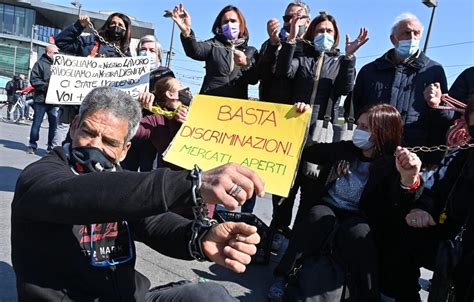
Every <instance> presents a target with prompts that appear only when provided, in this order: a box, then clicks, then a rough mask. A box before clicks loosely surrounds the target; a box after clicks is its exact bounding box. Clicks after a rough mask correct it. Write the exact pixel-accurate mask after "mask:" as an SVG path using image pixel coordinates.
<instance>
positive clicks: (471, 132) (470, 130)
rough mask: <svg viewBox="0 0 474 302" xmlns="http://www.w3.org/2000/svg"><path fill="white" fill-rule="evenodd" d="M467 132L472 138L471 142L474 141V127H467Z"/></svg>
mask: <svg viewBox="0 0 474 302" xmlns="http://www.w3.org/2000/svg"><path fill="white" fill-rule="evenodd" d="M467 132H468V133H469V136H470V137H471V142H472V141H474V125H472V126H469V127H467Z"/></svg>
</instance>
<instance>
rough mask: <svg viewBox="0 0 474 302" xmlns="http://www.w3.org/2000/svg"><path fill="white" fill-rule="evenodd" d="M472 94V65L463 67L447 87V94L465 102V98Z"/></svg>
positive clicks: (473, 85) (473, 82) (473, 86)
mask: <svg viewBox="0 0 474 302" xmlns="http://www.w3.org/2000/svg"><path fill="white" fill-rule="evenodd" d="M473 94H474V67H470V68H467V69H465V70H464V71H463V72H462V73H461V74H460V75H459V76H458V77H457V78H456V80H455V81H454V83H453V85H451V88H449V95H450V96H452V97H453V98H455V99H457V100H459V101H461V102H464V103H465V102H466V100H467V98H468V97H469V96H471V95H473Z"/></svg>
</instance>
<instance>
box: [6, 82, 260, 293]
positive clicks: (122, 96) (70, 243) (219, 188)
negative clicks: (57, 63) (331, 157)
mask: <svg viewBox="0 0 474 302" xmlns="http://www.w3.org/2000/svg"><path fill="white" fill-rule="evenodd" d="M140 119H141V108H140V105H139V103H138V102H136V101H134V100H133V99H132V97H131V96H130V95H129V94H127V93H126V92H123V91H120V90H118V89H116V88H112V87H99V88H95V89H93V90H92V91H91V92H89V93H88V94H87V95H86V97H85V98H84V100H83V102H82V104H81V106H80V109H79V114H78V116H77V117H76V118H75V119H74V120H73V122H72V125H71V138H72V143H71V144H66V145H64V146H62V147H55V148H54V149H53V151H51V152H50V153H48V154H47V155H46V156H44V157H43V158H41V159H40V160H38V161H36V162H34V163H32V164H30V165H29V166H28V167H26V168H25V169H24V170H23V172H22V173H21V174H20V177H19V179H18V182H17V185H16V188H15V195H14V197H13V201H12V206H11V209H12V211H11V244H12V246H11V248H12V249H11V250H12V255H11V256H12V263H13V269H14V270H15V273H16V282H17V291H18V300H19V301H183V302H184V301H202V302H204V301H206V302H207V301H219V302H220V301H235V299H234V298H232V297H230V295H229V294H228V292H227V291H226V290H225V288H223V287H222V286H220V285H217V284H214V283H198V284H194V283H186V284H184V285H180V286H174V287H171V288H170V287H168V288H166V290H160V289H159V288H157V289H152V290H149V288H150V281H149V280H148V279H147V278H146V277H145V276H143V275H142V274H140V273H139V272H137V271H136V270H135V262H136V248H135V243H134V242H135V240H136V241H140V242H143V243H145V244H146V245H148V246H149V247H151V248H152V249H154V250H156V251H158V252H161V253H163V254H165V255H168V256H171V257H174V258H178V259H184V260H193V259H195V260H201V261H203V260H210V261H214V262H216V263H218V264H220V265H223V266H225V267H228V268H230V269H232V270H233V271H235V272H243V271H245V267H246V265H247V264H249V263H250V259H251V258H250V257H251V255H252V254H254V253H255V252H256V247H255V244H257V243H258V242H259V240H260V238H259V236H258V234H257V229H256V228H255V227H253V226H249V225H247V224H245V223H234V222H227V223H222V224H213V223H211V222H210V221H208V220H206V219H205V218H204V217H203V215H204V214H202V215H196V216H198V217H196V219H195V220H194V221H191V220H188V219H185V218H183V217H181V216H178V215H176V214H174V213H169V212H168V210H171V209H174V208H176V207H183V206H187V207H195V209H196V211H199V212H200V213H204V212H205V211H204V207H205V205H206V204H207V203H221V204H223V205H224V206H225V207H227V208H228V209H230V210H235V209H236V208H237V207H238V206H239V205H241V204H242V203H244V202H245V200H247V198H248V197H247V196H251V195H252V194H254V191H255V192H256V193H257V194H258V195H259V196H263V194H264V191H263V181H262V180H261V179H260V178H259V177H258V176H257V174H256V173H255V172H253V171H251V170H249V169H247V168H245V167H242V166H240V165H237V164H227V165H225V166H221V167H218V168H215V169H211V170H208V171H205V172H202V171H201V170H200V169H198V168H195V169H193V170H192V171H191V172H190V171H171V170H169V169H157V170H155V171H153V172H149V173H136V172H129V171H121V168H120V165H119V164H118V163H119V162H120V160H122V159H123V158H124V157H125V155H126V154H127V151H128V149H129V148H130V140H131V138H132V137H133V136H134V134H135V131H136V129H137V128H138V124H139V122H140ZM237 183H238V184H240V185H237ZM236 186H237V187H239V188H240V189H241V190H240V191H239V193H238V194H234V193H233V190H234V188H235V187H236ZM33 251H34V252H33Z"/></svg>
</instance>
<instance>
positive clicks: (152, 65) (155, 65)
mask: <svg viewBox="0 0 474 302" xmlns="http://www.w3.org/2000/svg"><path fill="white" fill-rule="evenodd" d="M138 56H139V57H146V56H148V57H149V58H150V69H151V70H153V69H156V68H158V67H160V65H161V64H160V62H159V61H158V60H157V59H156V53H154V52H151V51H147V50H140V51H139V52H138Z"/></svg>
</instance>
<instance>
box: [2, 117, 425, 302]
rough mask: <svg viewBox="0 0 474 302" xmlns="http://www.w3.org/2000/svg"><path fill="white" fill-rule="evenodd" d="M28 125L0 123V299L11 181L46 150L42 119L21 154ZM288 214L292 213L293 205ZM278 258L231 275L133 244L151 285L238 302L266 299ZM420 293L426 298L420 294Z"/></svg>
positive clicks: (267, 212) (10, 283) (6, 283)
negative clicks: (204, 283) (210, 290)
mask: <svg viewBox="0 0 474 302" xmlns="http://www.w3.org/2000/svg"><path fill="white" fill-rule="evenodd" d="M30 127H31V123H25V124H8V123H4V122H1V121H0V302H7V301H8V302H10V301H16V300H17V297H16V289H15V273H14V271H13V268H12V266H11V255H10V253H11V247H10V204H11V201H12V199H13V193H14V190H15V183H16V180H17V178H18V176H19V174H20V173H21V171H22V169H23V168H24V167H26V166H27V165H28V164H30V163H32V162H34V161H36V160H38V159H40V158H41V156H43V155H45V154H46V150H45V149H46V141H47V129H46V128H47V121H44V123H43V125H42V128H41V131H40V140H39V142H38V152H37V154H27V153H26V152H25V149H26V147H27V143H28V136H29V131H30ZM297 204H298V203H296V205H295V207H297ZM271 212H272V206H271V199H270V197H269V195H267V196H266V197H265V198H259V199H257V203H256V207H255V210H254V213H255V214H256V215H257V216H258V217H259V218H260V219H262V220H263V221H264V222H265V223H267V224H269V223H270V220H271ZM293 212H294V213H296V209H294V211H293ZM277 262H278V255H272V257H271V259H270V264H269V265H257V264H255V265H249V266H248V267H247V270H246V272H245V273H243V274H236V273H233V272H231V271H229V270H227V269H225V268H222V267H220V266H218V265H216V264H211V263H208V262H196V261H182V260H176V259H173V258H169V257H166V256H163V255H160V254H158V253H157V252H155V251H153V250H151V249H150V248H148V247H147V246H144V245H143V244H140V243H138V244H137V265H136V267H137V270H138V271H140V272H141V273H142V274H144V275H145V276H147V277H148V278H149V279H150V280H151V282H152V285H153V286H157V285H160V284H165V283H169V282H174V281H179V280H183V279H187V280H190V279H193V280H198V279H199V278H205V279H208V280H210V281H213V282H218V283H220V284H222V285H224V286H225V287H226V288H227V289H228V291H229V292H230V293H231V294H232V295H233V296H234V297H236V298H238V299H239V300H240V301H267V298H266V293H267V289H268V288H269V286H270V283H271V280H272V271H273V268H274V266H275V265H276V263H277ZM423 275H424V277H425V278H426V277H427V276H428V275H429V274H428V273H427V272H423ZM423 297H424V298H426V295H425V293H423Z"/></svg>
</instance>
